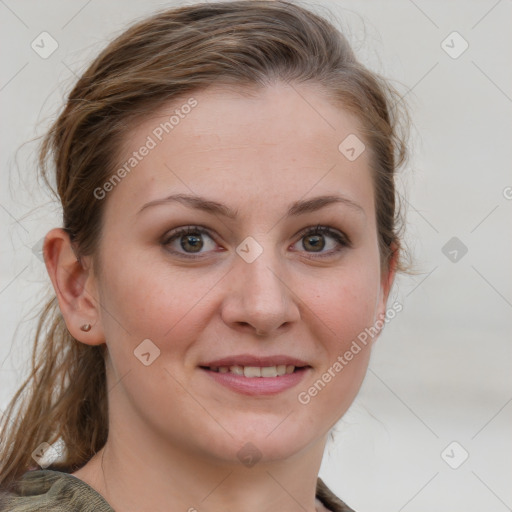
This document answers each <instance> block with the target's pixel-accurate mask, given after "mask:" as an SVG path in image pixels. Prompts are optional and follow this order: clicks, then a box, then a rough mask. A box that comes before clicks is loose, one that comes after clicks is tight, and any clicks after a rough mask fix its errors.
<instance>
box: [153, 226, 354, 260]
mask: <svg viewBox="0 0 512 512" xmlns="http://www.w3.org/2000/svg"><path fill="white" fill-rule="evenodd" d="M318 234H321V235H329V236H330V237H332V238H333V239H334V240H336V242H338V244H339V245H340V247H338V248H337V249H334V250H331V251H329V252H327V253H323V254H321V253H318V254H317V255H315V256H313V258H325V257H329V256H332V255H333V254H334V253H338V252H340V251H341V250H343V249H344V248H348V247H351V246H352V243H351V241H350V239H349V238H348V237H347V236H346V235H344V234H342V233H341V232H339V231H337V230H335V229H333V228H331V227H329V226H323V225H320V224H319V225H317V226H314V227H309V228H306V229H304V230H302V231H301V232H300V233H299V234H298V236H299V240H301V239H302V238H305V237H306V236H311V235H318ZM185 235H207V236H208V237H210V238H211V239H212V240H214V241H215V237H213V236H212V234H211V233H210V231H209V230H207V229H205V228H202V227H201V226H187V227H185V228H179V229H177V230H176V231H173V232H171V233H169V235H168V236H166V237H165V239H164V240H163V242H162V245H163V246H167V245H169V244H170V243H171V242H173V241H174V240H177V239H179V238H181V237H182V236H185ZM170 252H172V253H173V254H177V255H178V256H180V257H184V258H189V259H199V258H201V257H202V254H199V253H198V255H193V254H191V253H186V252H178V251H174V250H170ZM308 254H315V253H314V252H311V253H308ZM308 257H311V256H308Z"/></svg>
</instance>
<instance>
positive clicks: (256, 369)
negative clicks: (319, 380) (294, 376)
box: [200, 364, 306, 379]
mask: <svg viewBox="0 0 512 512" xmlns="http://www.w3.org/2000/svg"><path fill="white" fill-rule="evenodd" d="M200 368H202V369H203V370H209V371H211V372H216V373H232V374H234V375H240V376H243V377H247V378H250V379H251V378H255V377H256V378H257V377H260V378H269V377H282V376H283V375H290V374H291V373H295V372H298V371H301V370H304V369H305V368H306V366H295V365H293V364H279V365H274V366H240V365H233V366H201V367H200Z"/></svg>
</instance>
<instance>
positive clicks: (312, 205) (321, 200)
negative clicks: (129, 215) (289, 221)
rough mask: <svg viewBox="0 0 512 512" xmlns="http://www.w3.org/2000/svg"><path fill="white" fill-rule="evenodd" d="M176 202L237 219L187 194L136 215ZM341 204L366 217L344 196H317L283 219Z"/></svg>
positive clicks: (156, 202) (293, 206) (293, 207)
mask: <svg viewBox="0 0 512 512" xmlns="http://www.w3.org/2000/svg"><path fill="white" fill-rule="evenodd" d="M173 202H178V203H181V204H183V205H185V206H188V207H190V208H196V209H198V210H202V211H204V212H207V213H211V214H213V215H220V216H223V217H227V218H229V219H233V220H234V219H236V218H237V217H238V213H239V212H238V210H232V209H231V208H229V207H228V206H226V205H224V204H222V203H218V202H217V201H212V200H210V199H207V198H205V197H201V196H195V195H189V194H174V195H170V196H168V197H164V198H162V199H155V200H154V201H150V202H149V203H146V204H145V205H144V206H142V208H141V209H140V210H139V211H138V212H137V215H138V214H140V213H141V212H142V211H143V210H145V209H146V208H149V207H150V206H157V205H161V204H168V203H173ZM337 203H338V204H343V205H345V206H348V207H349V208H351V209H352V210H354V211H355V212H357V213H359V214H362V215H364V216H366V214H365V211H364V209H363V208H362V207H361V206H360V205H359V204H357V203H356V202H354V201H352V200H351V199H349V198H348V197H344V196H335V195H327V196H318V197H314V198H312V199H306V200H299V201H295V202H294V203H292V204H291V205H290V207H289V208H288V211H287V213H286V215H285V217H296V216H299V215H304V214H305V213H312V212H315V211H317V210H320V209H321V208H325V207H326V206H329V205H331V204H337Z"/></svg>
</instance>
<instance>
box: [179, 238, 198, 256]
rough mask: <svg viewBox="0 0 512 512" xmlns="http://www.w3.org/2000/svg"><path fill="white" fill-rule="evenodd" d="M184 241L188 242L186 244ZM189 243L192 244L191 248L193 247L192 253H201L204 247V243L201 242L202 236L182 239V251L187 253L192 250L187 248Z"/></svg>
mask: <svg viewBox="0 0 512 512" xmlns="http://www.w3.org/2000/svg"><path fill="white" fill-rule="evenodd" d="M184 240H185V241H186V242H184ZM187 243H188V244H190V246H191V247H192V251H190V252H199V251H200V250H201V249H202V247H203V241H202V240H201V238H200V235H199V236H197V235H184V236H183V237H182V238H181V242H180V245H181V247H182V249H183V250H185V251H187V250H188V249H189V248H190V247H187V246H186V245H187Z"/></svg>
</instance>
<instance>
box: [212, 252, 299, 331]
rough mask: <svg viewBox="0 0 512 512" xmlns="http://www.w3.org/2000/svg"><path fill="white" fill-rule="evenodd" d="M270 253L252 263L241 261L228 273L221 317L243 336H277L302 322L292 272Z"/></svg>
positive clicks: (265, 253) (263, 254)
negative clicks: (228, 279) (296, 323)
mask: <svg viewBox="0 0 512 512" xmlns="http://www.w3.org/2000/svg"><path fill="white" fill-rule="evenodd" d="M269 252H270V251H263V253H262V254H261V255H260V256H259V257H258V258H257V259H256V260H255V261H253V262H252V263H247V262H246V261H244V260H242V259H241V258H240V259H239V260H237V261H236V262H235V265H236V268H234V269H233V270H232V271H231V272H230V273H229V276H230V283H229V286H228V290H229V291H228V292H227V293H226V296H225V298H224V300H223V302H222V311H221V315H222V319H223V321H224V322H225V323H226V324H227V325H228V326H229V327H230V328H232V329H235V330H238V331H239V332H241V333H250V334H253V335H256V336H273V335H278V334H279V333H281V332H283V331H284V330H287V329H289V328H290V327H291V326H292V325H293V324H294V323H295V322H297V321H298V320H299V319H300V310H299V306H298V299H297V297H296V296H295V295H294V294H293V291H292V290H293V284H292V282H291V278H290V276H289V273H287V272H286V271H285V270H284V265H282V264H279V262H278V261H277V258H276V257H273V256H272V255H270V254H269Z"/></svg>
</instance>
